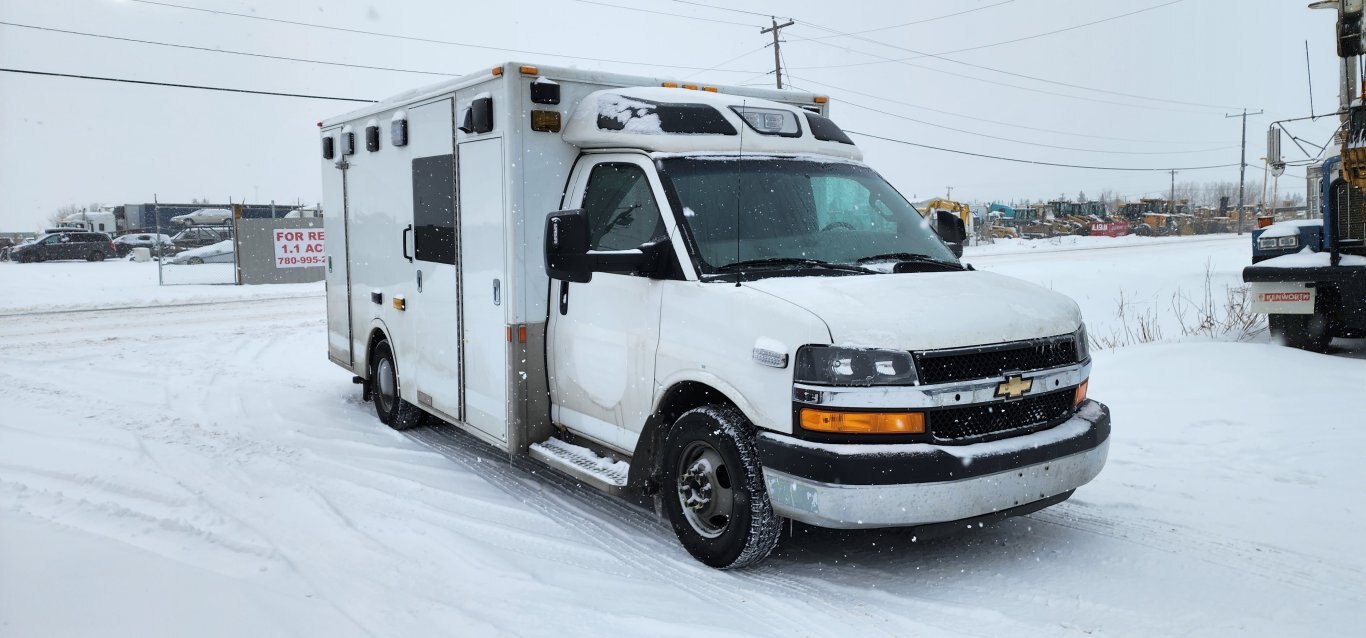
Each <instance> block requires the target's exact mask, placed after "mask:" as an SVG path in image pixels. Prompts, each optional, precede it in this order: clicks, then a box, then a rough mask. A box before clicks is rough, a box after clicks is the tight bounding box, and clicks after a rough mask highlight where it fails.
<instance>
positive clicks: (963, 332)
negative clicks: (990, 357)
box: [745, 271, 1081, 350]
mask: <svg viewBox="0 0 1366 638" xmlns="http://www.w3.org/2000/svg"><path fill="white" fill-rule="evenodd" d="M745 285H747V286H750V287H751V288H755V289H757V290H759V291H762V292H765V293H768V294H770V295H773V296H775V297H778V298H780V299H783V300H785V301H788V302H790V303H793V304H796V305H798V306H801V307H803V308H805V309H807V310H809V311H811V312H812V313H814V314H815V315H816V316H818V317H820V318H821V319H823V320H824V321H825V323H826V325H827V326H828V327H829V328H830V334H831V336H832V337H833V338H834V342H835V344H836V345H847V346H856V347H867V348H895V349H901V350H928V349H937V348H956V347H962V346H973V345H981V344H988V343H1000V342H1004V341H1017V340H1021V339H1036V338H1040V337H1052V336H1056V335H1061V334H1067V333H1070V332H1073V331H1075V330H1076V329H1077V328H1079V327H1081V311H1080V310H1079V309H1078V308H1077V304H1076V302H1074V301H1072V299H1070V298H1069V297H1067V296H1065V295H1062V294H1059V293H1056V292H1053V291H1051V290H1048V289H1047V288H1043V287H1040V286H1036V285H1034V284H1031V283H1027V282H1024V281H1020V280H1018V279H1014V278H1012V277H1006V276H1004V275H997V274H994V273H988V272H981V271H968V272H944V273H906V274H886V275H865V276H848V277H821V278H814V277H773V278H770V279H761V280H759V281H755V282H750V283H746V284H745Z"/></svg>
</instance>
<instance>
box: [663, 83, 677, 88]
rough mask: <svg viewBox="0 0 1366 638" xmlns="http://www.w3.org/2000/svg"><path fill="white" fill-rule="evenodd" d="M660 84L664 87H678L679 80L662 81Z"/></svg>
mask: <svg viewBox="0 0 1366 638" xmlns="http://www.w3.org/2000/svg"><path fill="white" fill-rule="evenodd" d="M659 85H660V86H662V87H664V88H666V89H676V88H678V83H677V82H660V83H659Z"/></svg>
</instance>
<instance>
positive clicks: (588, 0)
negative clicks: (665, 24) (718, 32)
mask: <svg viewBox="0 0 1366 638" xmlns="http://www.w3.org/2000/svg"><path fill="white" fill-rule="evenodd" d="M574 2H581V3H583V4H595V5H598V6H600V7H611V8H613V9H624V10H626V11H639V12H641V13H653V14H655V15H661V16H672V17H675V18H684V19H687V20H701V21H703V22H715V23H717V24H730V25H735V26H739V27H746V28H754V27H757V26H759V25H757V24H750V23H747V22H732V21H730V20H717V19H715V18H703V17H701V16H690V15H684V14H682V13H669V12H668V11H656V10H654V9H642V8H640V7H629V6H626V5H624V4H610V3H607V2H596V1H595V0H574Z"/></svg>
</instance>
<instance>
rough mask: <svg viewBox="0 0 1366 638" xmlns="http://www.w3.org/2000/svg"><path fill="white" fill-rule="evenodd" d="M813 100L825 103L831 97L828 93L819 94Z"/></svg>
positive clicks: (817, 102)
mask: <svg viewBox="0 0 1366 638" xmlns="http://www.w3.org/2000/svg"><path fill="white" fill-rule="evenodd" d="M812 101H814V102H815V103H816V104H825V103H826V102H829V101H830V97H829V96H826V95H817V96H816V97H814V98H812Z"/></svg>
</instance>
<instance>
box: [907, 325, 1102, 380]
mask: <svg viewBox="0 0 1366 638" xmlns="http://www.w3.org/2000/svg"><path fill="white" fill-rule="evenodd" d="M1076 339H1077V338H1076V335H1071V334H1068V335H1062V336H1058V337H1049V338H1047V339H1031V340H1029V341H1012V342H1010V343H1000V344H993V345H989V346H981V347H978V348H957V349H953V350H927V351H924V352H916V353H913V354H914V356H915V365H916V368H917V369H918V370H919V371H920V383H921V384H922V385H935V384H939V383H951V382H954V381H970V380H976V379H990V378H992V377H999V376H1002V375H1004V374H1006V373H1008V372H1027V371H1030V370H1042V369H1044V368H1056V367H1059V366H1065V365H1071V364H1074V363H1077V362H1078V361H1077V344H1076Z"/></svg>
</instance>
